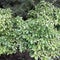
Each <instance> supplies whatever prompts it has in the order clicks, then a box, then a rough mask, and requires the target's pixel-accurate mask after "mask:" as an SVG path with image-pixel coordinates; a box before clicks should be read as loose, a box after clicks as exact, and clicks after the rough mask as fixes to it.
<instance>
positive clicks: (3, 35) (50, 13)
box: [0, 1, 60, 60]
mask: <svg viewBox="0 0 60 60" xmlns="http://www.w3.org/2000/svg"><path fill="white" fill-rule="evenodd" d="M28 16H29V18H28V20H26V21H24V20H23V19H22V17H19V16H17V17H12V10H11V9H10V8H7V9H1V8H0V54H4V53H7V54H12V53H15V52H16V51H17V48H19V51H20V52H22V51H25V50H28V51H29V53H30V55H31V57H34V58H35V59H36V60H38V58H41V59H42V60H49V59H52V57H55V56H59V55H60V44H59V43H60V31H58V30H57V29H56V28H55V27H54V25H57V24H59V25H60V18H59V17H60V8H56V7H54V6H53V5H52V4H51V3H48V2H45V1H40V3H39V4H37V6H35V10H31V11H29V13H28Z"/></svg>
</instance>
